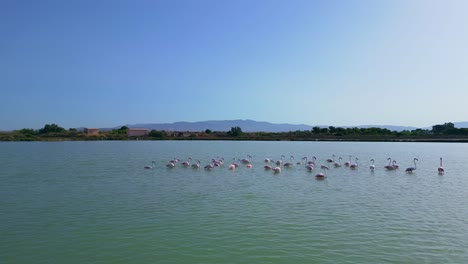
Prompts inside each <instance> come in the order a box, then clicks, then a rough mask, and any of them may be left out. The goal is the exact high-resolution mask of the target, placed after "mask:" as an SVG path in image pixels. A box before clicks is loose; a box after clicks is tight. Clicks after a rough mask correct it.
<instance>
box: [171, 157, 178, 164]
mask: <svg viewBox="0 0 468 264" xmlns="http://www.w3.org/2000/svg"><path fill="white" fill-rule="evenodd" d="M169 162H170V163H174V164H176V163H177V162H179V159H178V158H174V159H173V160H170V161H169Z"/></svg>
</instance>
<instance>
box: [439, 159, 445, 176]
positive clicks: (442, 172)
mask: <svg viewBox="0 0 468 264" xmlns="http://www.w3.org/2000/svg"><path fill="white" fill-rule="evenodd" d="M437 171H438V172H439V175H442V174H444V172H445V170H444V167H443V166H442V157H441V158H440V165H439V168H437Z"/></svg>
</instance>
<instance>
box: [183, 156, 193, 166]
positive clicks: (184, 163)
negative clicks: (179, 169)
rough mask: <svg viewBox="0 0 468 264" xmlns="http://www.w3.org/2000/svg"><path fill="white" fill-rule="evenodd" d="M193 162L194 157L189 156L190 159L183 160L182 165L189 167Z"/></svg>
mask: <svg viewBox="0 0 468 264" xmlns="http://www.w3.org/2000/svg"><path fill="white" fill-rule="evenodd" d="M191 162H192V158H190V157H189V158H188V161H184V162H182V166H184V167H189V166H190V163H191Z"/></svg>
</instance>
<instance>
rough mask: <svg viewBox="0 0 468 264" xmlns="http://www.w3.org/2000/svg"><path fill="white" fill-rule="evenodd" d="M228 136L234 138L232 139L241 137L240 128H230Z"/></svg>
mask: <svg viewBox="0 0 468 264" xmlns="http://www.w3.org/2000/svg"><path fill="white" fill-rule="evenodd" d="M228 135H231V136H234V137H237V136H240V135H242V129H241V128H240V127H238V126H236V127H231V131H229V132H228Z"/></svg>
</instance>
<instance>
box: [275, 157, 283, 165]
mask: <svg viewBox="0 0 468 264" xmlns="http://www.w3.org/2000/svg"><path fill="white" fill-rule="evenodd" d="M283 159H284V155H281V158H280V159H279V160H277V161H276V165H278V166H281V163H283Z"/></svg>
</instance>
